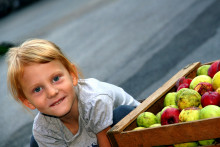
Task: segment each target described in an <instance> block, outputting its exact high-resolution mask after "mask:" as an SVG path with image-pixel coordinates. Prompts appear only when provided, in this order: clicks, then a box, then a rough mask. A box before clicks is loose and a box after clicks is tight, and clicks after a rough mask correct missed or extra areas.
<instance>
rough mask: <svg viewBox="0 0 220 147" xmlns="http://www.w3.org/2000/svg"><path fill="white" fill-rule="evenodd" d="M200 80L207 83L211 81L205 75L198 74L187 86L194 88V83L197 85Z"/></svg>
mask: <svg viewBox="0 0 220 147" xmlns="http://www.w3.org/2000/svg"><path fill="white" fill-rule="evenodd" d="M201 82H207V83H210V84H211V83H212V78H211V77H209V76H207V75H199V76H196V77H195V78H194V79H193V80H192V82H191V83H190V85H189V88H190V89H194V88H195V87H196V85H198V84H199V83H201Z"/></svg>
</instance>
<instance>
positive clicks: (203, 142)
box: [198, 139, 215, 146]
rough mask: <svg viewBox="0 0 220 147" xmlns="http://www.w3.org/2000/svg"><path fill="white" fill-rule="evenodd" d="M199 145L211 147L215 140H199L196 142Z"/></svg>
mask: <svg viewBox="0 0 220 147" xmlns="http://www.w3.org/2000/svg"><path fill="white" fill-rule="evenodd" d="M198 142H199V144H200V145H202V146H205V145H212V144H215V139H208V140H200V141H198Z"/></svg>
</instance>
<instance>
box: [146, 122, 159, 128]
mask: <svg viewBox="0 0 220 147" xmlns="http://www.w3.org/2000/svg"><path fill="white" fill-rule="evenodd" d="M160 126H161V124H159V123H157V124H153V125H151V126H150V127H149V128H154V127H160Z"/></svg>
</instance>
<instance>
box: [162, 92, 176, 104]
mask: <svg viewBox="0 0 220 147" xmlns="http://www.w3.org/2000/svg"><path fill="white" fill-rule="evenodd" d="M170 105H176V92H169V93H167V94H166V96H165V98H164V107H166V106H170Z"/></svg>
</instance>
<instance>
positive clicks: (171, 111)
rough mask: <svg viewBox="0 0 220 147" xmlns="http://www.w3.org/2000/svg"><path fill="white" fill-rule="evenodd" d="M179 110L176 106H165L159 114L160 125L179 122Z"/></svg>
mask: <svg viewBox="0 0 220 147" xmlns="http://www.w3.org/2000/svg"><path fill="white" fill-rule="evenodd" d="M179 114H180V110H179V109H177V108H167V109H166V110H165V111H164V112H163V113H162V115H161V125H169V124H174V123H178V122H179Z"/></svg>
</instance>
